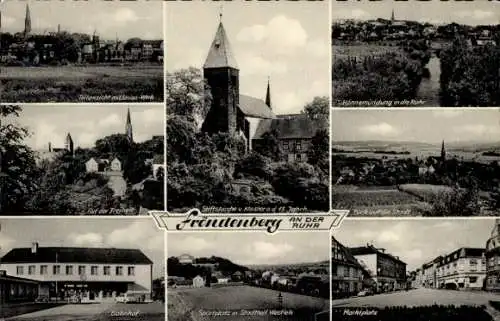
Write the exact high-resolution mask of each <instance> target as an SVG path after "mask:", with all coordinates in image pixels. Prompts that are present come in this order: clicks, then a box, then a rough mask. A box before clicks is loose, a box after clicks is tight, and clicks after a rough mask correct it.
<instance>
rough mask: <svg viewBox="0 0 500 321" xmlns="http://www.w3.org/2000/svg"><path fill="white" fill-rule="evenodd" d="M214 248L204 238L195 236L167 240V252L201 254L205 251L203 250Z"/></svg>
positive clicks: (208, 250)
mask: <svg viewBox="0 0 500 321" xmlns="http://www.w3.org/2000/svg"><path fill="white" fill-rule="evenodd" d="M174 239H175V238H169V240H174ZM167 242H168V240H167ZM215 248H216V247H215V246H214V245H213V244H212V243H211V242H209V241H207V240H205V239H204V238H201V237H196V236H187V237H185V238H184V239H182V242H175V241H170V242H168V249H169V252H172V253H173V254H174V255H178V254H180V253H190V254H193V255H195V254H201V253H205V251H206V252H210V250H213V249H215Z"/></svg>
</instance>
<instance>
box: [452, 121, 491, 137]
mask: <svg viewBox="0 0 500 321" xmlns="http://www.w3.org/2000/svg"><path fill="white" fill-rule="evenodd" d="M454 130H455V131H456V132H460V133H469V134H470V135H475V136H484V135H497V134H500V128H498V127H497V126H495V127H493V126H487V125H483V124H469V125H464V126H457V127H455V128H454Z"/></svg>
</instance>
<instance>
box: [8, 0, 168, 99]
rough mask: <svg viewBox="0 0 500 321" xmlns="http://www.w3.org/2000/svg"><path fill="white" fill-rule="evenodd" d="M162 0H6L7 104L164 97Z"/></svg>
mask: <svg viewBox="0 0 500 321" xmlns="http://www.w3.org/2000/svg"><path fill="white" fill-rule="evenodd" d="M162 5H163V4H162V3H161V1H132V2H130V1H128V2H120V1H34V0H29V1H2V3H0V95H1V99H2V102H23V103H26V102H82V103H89V102H162V101H163V92H164V88H163V87H164V86H163V84H164V81H163V45H164V43H163V27H162V26H163V16H162V7H163V6H162Z"/></svg>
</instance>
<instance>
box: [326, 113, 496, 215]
mask: <svg viewBox="0 0 500 321" xmlns="http://www.w3.org/2000/svg"><path fill="white" fill-rule="evenodd" d="M332 119H333V142H332V166H333V175H332V185H333V186H332V190H333V192H332V198H333V208H337V209H341V208H342V209H352V210H353V211H352V213H351V215H358V216H359V215H361V216H409V215H410V216H492V215H498V213H499V208H500V203H499V196H500V185H499V182H500V181H499V179H500V167H499V163H498V162H499V160H500V144H499V143H500V140H499V134H500V126H499V123H500V110H499V109H497V108H488V109H462V108H458V109H443V110H437V109H435V110H428V109H405V110H402V109H397V110H396V109H390V110H387V109H386V110H380V109H376V110H375V109H372V110H359V109H349V110H347V109H336V110H335V111H334V112H333V117H332Z"/></svg>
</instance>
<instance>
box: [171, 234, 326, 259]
mask: <svg viewBox="0 0 500 321" xmlns="http://www.w3.org/2000/svg"><path fill="white" fill-rule="evenodd" d="M182 254H189V255H192V256H194V257H210V256H212V255H213V256H219V257H223V258H226V259H228V260H230V261H232V262H233V263H236V264H240V265H260V264H292V263H315V262H321V261H328V260H329V259H330V242H329V235H328V232H295V233H294V232H292V233H290V232H280V233H277V234H267V233H263V232H242V231H239V232H214V233H212V232H204V233H203V232H202V233H199V232H198V233H196V232H192V233H171V234H169V235H168V237H167V255H168V257H172V256H180V255H182Z"/></svg>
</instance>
